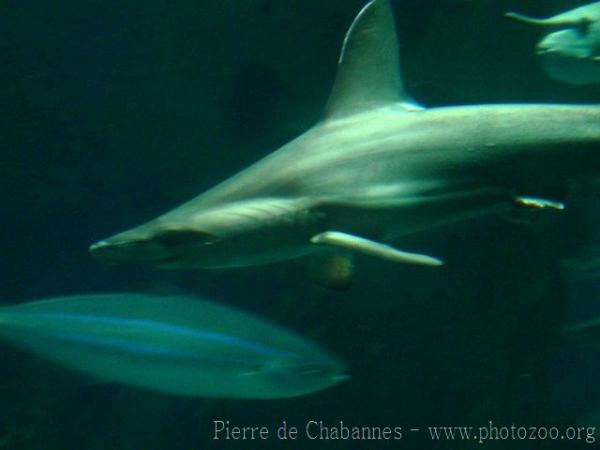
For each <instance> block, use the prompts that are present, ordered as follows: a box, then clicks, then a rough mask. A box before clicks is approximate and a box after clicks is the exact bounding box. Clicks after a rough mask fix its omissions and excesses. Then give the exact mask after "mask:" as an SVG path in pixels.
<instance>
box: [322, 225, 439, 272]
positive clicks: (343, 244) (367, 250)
mask: <svg viewBox="0 0 600 450" xmlns="http://www.w3.org/2000/svg"><path fill="white" fill-rule="evenodd" d="M310 242H311V243H313V244H321V245H330V246H334V247H339V248H342V249H345V250H351V251H354V252H357V253H364V254H365V255H370V256H375V257H377V258H381V259H386V260H388V261H393V262H397V263H402V264H414V265H420V266H441V265H443V264H444V262H443V261H441V260H440V259H438V258H434V257H432V256H427V255H422V254H419V253H409V252H405V251H402V250H398V249H397V248H394V247H392V246H390V245H387V244H382V243H380V242H376V241H372V240H369V239H365V238H362V237H359V236H354V235H352V234H348V233H343V232H340V231H325V232H324V233H319V234H317V235H315V236H313V237H312V238H311V239H310Z"/></svg>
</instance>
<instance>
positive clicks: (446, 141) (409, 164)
mask: <svg viewBox="0 0 600 450" xmlns="http://www.w3.org/2000/svg"><path fill="white" fill-rule="evenodd" d="M599 144H600V106H596V105H553V104H498V105H474V106H456V107H444V108H431V109H425V108H423V107H421V106H419V105H418V104H417V103H416V102H415V101H414V100H413V99H412V98H411V97H410V96H409V95H408V93H407V92H406V90H405V88H404V86H403V83H402V78H401V75H400V63H399V58H398V43H397V36H396V29H395V23H394V18H393V14H392V9H391V6H390V4H389V1H388V0H373V1H372V2H370V3H369V4H367V5H366V6H365V7H364V8H363V10H362V11H361V12H360V13H359V15H358V16H357V17H356V19H355V20H354V23H353V24H352V26H351V27H350V30H349V31H348V33H347V35H346V39H345V41H344V47H343V49H342V54H341V57H340V60H339V69H338V74H337V78H336V81H335V84H334V86H333V92H332V94H331V97H330V98H329V101H328V103H327V107H326V111H325V115H324V117H323V120H322V121H320V122H319V123H317V124H316V125H315V126H314V127H313V128H311V129H310V130H308V131H307V132H305V133H304V134H302V135H301V136H299V137H298V138H296V139H295V140H293V141H291V142H289V143H288V144H286V145H284V146H283V147H282V148H280V149H279V150H277V151H276V152H274V153H273V154H271V155H269V156H267V157H266V158H264V159H262V160H260V161H258V162H257V163H255V164H254V165H252V166H250V167H248V168H247V169H245V170H243V171H242V172H240V173H239V174H237V175H236V176H234V177H232V178H230V179H229V180H226V181H224V182H223V183H221V184H219V185H217V186H215V187H214V188H212V189H210V190H209V191H207V192H205V193H203V194H201V195H200V196H198V197H196V198H194V199H192V200H190V201H189V202H187V203H184V204H183V205H181V206H179V207H177V208H175V209H174V210H172V211H169V212H168V213H166V214H164V215H162V216H160V217H158V218H156V219H154V220H152V221H150V222H148V223H145V224H143V225H140V226H138V227H136V228H133V229H131V230H128V231H125V232H122V233H120V234H117V235H115V236H113V237H110V238H108V239H105V240H102V241H99V242H97V243H95V244H93V245H92V246H91V248H90V251H91V252H92V254H93V256H95V257H96V258H98V259H100V260H102V261H105V262H108V263H116V264H120V263H146V264H151V265H154V266H158V267H164V268H176V269H180V268H181V269H183V268H217V267H238V266H247V265H256V264H265V263H271V262H275V261H281V260H287V259H292V258H296V257H299V256H302V255H305V254H308V253H311V252H314V251H316V250H317V249H320V248H322V247H323V246H326V247H331V248H335V249H339V250H341V251H344V252H347V251H355V252H359V253H367V254H370V255H373V256H376V257H381V258H385V259H389V260H392V261H395V262H402V263H411V264H422V265H429V266H436V265H441V264H442V260H441V259H438V258H435V257H431V256H427V255H423V254H419V253H412V252H406V251H401V250H400V249H399V248H396V247H392V246H391V245H389V242H391V241H394V242H397V241H398V239H399V238H401V237H402V236H404V235H407V234H410V233H414V232H417V231H422V230H428V229H433V228H435V227H439V226H441V225H444V224H448V223H452V222H456V221H461V220H465V219H468V218H472V217H477V216H481V215H486V214H492V213H504V212H510V211H511V210H512V209H518V208H528V207H537V208H553V207H560V204H559V203H556V202H553V201H550V200H549V199H546V197H547V193H548V192H549V188H552V189H553V191H554V192H555V191H556V188H557V187H559V188H561V189H564V190H566V189H567V188H568V187H569V186H570V185H571V183H573V182H577V181H581V180H585V179H588V178H591V177H594V176H597V175H598V174H600V146H599Z"/></svg>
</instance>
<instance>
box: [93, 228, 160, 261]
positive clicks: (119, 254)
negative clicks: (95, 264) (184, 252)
mask: <svg viewBox="0 0 600 450" xmlns="http://www.w3.org/2000/svg"><path fill="white" fill-rule="evenodd" d="M89 251H90V253H91V255H92V256H93V257H94V258H95V259H97V260H99V261H101V262H104V263H108V264H122V263H137V262H151V261H154V260H156V259H160V258H162V257H164V256H165V254H164V251H163V249H161V248H159V246H158V245H156V243H155V242H153V241H152V240H150V239H147V238H143V237H139V236H131V235H128V234H127V233H122V234H118V235H116V236H113V237H110V238H108V239H102V240H100V241H97V242H95V243H93V244H92V245H90V248H89Z"/></svg>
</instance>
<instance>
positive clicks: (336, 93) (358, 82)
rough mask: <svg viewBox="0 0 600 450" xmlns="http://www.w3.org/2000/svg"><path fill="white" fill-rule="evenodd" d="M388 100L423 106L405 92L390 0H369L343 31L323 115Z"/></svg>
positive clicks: (406, 106)
mask: <svg viewBox="0 0 600 450" xmlns="http://www.w3.org/2000/svg"><path fill="white" fill-rule="evenodd" d="M391 104H399V105H401V106H403V107H404V109H405V110H406V111H409V112H410V111H420V110H422V109H423V108H422V107H421V106H419V105H418V104H417V103H416V102H415V101H414V100H412V99H411V98H410V96H409V95H408V94H407V93H406V91H405V88H404V85H403V82H402V77H401V73H400V57H399V52H398V39H397V35H396V23H395V21H394V15H393V11H392V7H391V5H390V3H389V0H372V1H371V2H369V3H368V4H367V5H366V6H365V7H364V8H363V9H362V11H361V12H360V13H359V14H358V16H357V17H356V19H354V22H353V23H352V26H351V27H350V29H349V30H348V33H347V34H346V38H345V39H344V46H343V48H342V53H341V55H340V58H339V61H338V73H337V76H336V80H335V83H334V85H333V89H332V92H331V96H330V97H329V100H328V102H327V106H326V108H325V117H324V118H325V120H328V119H336V118H340V117H344V116H349V115H352V114H355V113H357V112H361V111H366V110H369V109H372V108H377V107H380V106H384V105H391Z"/></svg>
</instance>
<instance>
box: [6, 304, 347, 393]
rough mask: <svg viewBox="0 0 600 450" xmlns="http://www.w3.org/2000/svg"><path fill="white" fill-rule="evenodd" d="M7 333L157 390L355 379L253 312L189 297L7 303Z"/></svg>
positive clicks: (49, 353) (274, 388) (305, 389)
mask: <svg viewBox="0 0 600 450" xmlns="http://www.w3.org/2000/svg"><path fill="white" fill-rule="evenodd" d="M0 335H2V336H3V337H4V338H6V339H8V340H10V341H12V342H14V343H15V344H17V345H18V346H21V347H24V348H27V349H29V350H31V351H33V352H35V353H37V354H39V355H41V356H44V357H47V358H48V359H51V360H54V361H56V362H58V363H60V364H62V365H64V366H65V367H68V368H71V369H75V370H78V371H81V372H85V373H87V374H89V375H93V376H96V377H98V378H99V379H103V380H107V381H114V382H121V383H125V384H129V385H132V386H137V387H141V388H145V389H149V390H151V391H157V392H163V393H167V394H178V395H186V396H199V397H229V398H257V399H258V398H280V397H294V396H299V395H304V394H308V393H311V392H314V391H318V390H321V389H324V388H326V387H329V386H332V385H334V384H336V383H338V382H340V381H342V380H344V379H346V378H348V376H347V375H346V374H345V366H344V364H343V363H342V362H341V361H340V360H339V359H337V358H336V357H334V356H332V355H330V354H328V353H326V352H325V351H323V350H321V349H320V348H318V347H317V346H316V345H314V344H312V343H311V342H309V341H307V340H306V339H304V338H302V337H300V336H298V335H295V334H293V333H291V332H289V331H287V330H284V329H283V328H281V327H279V326H276V325H273V324H270V323H268V322H266V321H264V320H261V319H259V318H256V317H254V316H252V315H249V314H246V313H243V312H241V311H238V310H235V309H233V308H229V307H224V306H220V305H216V304H214V303H210V302H207V301H202V300H198V299H192V298H187V297H180V296H178V297H175V296H170V297H159V296H150V295H143V294H134V293H115V294H104V295H79V296H72V297H58V298H52V299H47V300H40V301H34V302H31V303H24V304H18V305H11V306H5V307H2V308H0Z"/></svg>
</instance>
